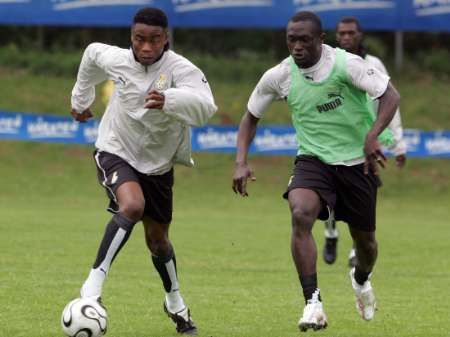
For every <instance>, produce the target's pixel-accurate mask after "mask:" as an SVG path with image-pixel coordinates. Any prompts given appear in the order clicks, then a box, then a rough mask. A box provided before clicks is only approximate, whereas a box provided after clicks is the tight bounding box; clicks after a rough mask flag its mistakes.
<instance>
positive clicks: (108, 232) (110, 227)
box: [93, 213, 135, 274]
mask: <svg viewBox="0 0 450 337" xmlns="http://www.w3.org/2000/svg"><path fill="white" fill-rule="evenodd" d="M134 225H135V222H134V221H131V220H129V219H128V218H126V217H124V216H123V215H121V214H120V213H117V214H115V215H114V216H113V217H112V219H111V220H110V221H109V223H108V224H107V225H106V229H105V234H104V235H103V239H102V242H101V244H100V247H99V249H98V252H97V258H96V260H95V262H94V266H93V268H94V269H95V268H98V267H99V266H100V265H101V264H102V262H103V261H104V260H105V258H106V255H107V253H108V250H109V249H110V248H111V249H114V250H115V252H114V255H113V257H112V259H111V261H108V262H109V263H108V268H109V265H110V264H111V263H112V262H113V261H114V259H115V257H116V256H117V254H118V253H119V251H120V250H121V249H122V247H123V245H124V244H125V243H126V242H127V240H128V238H129V237H130V234H131V231H132V230H133V227H134ZM119 228H121V229H123V230H124V231H125V235H124V236H123V238H122V239H121V241H120V243H119V245H118V246H115V247H112V246H111V244H112V242H113V240H114V238H115V236H116V234H117V232H118V230H119ZM103 272H104V273H105V274H106V273H107V270H103Z"/></svg>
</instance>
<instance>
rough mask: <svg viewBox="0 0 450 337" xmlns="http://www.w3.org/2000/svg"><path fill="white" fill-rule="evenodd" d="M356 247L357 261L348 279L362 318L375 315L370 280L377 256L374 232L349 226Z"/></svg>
mask: <svg viewBox="0 0 450 337" xmlns="http://www.w3.org/2000/svg"><path fill="white" fill-rule="evenodd" d="M350 233H351V235H352V237H353V241H354V244H355V249H356V259H357V263H356V266H355V267H354V268H352V269H351V270H350V279H351V282H352V287H353V290H354V291H355V296H356V309H357V310H358V312H359V314H360V315H361V317H362V318H363V319H364V320H371V319H373V317H374V315H375V310H376V300H375V294H374V291H373V288H372V284H371V282H370V276H371V274H372V270H373V267H374V265H375V262H376V259H377V256H378V244H377V241H376V240H375V232H365V231H360V230H357V229H352V228H350Z"/></svg>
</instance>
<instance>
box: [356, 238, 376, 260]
mask: <svg viewBox="0 0 450 337" xmlns="http://www.w3.org/2000/svg"><path fill="white" fill-rule="evenodd" d="M357 249H358V250H359V251H360V252H362V253H363V254H364V255H366V256H372V255H376V254H377V252H378V243H377V241H376V240H375V239H373V240H365V241H362V242H360V243H359V244H357Z"/></svg>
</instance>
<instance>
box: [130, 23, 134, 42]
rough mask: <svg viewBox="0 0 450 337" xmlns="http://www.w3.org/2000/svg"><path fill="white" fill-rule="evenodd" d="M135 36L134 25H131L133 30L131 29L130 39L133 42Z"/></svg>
mask: <svg viewBox="0 0 450 337" xmlns="http://www.w3.org/2000/svg"><path fill="white" fill-rule="evenodd" d="M133 36H134V25H132V26H131V30H130V40H131V42H133Z"/></svg>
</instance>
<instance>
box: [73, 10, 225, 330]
mask: <svg viewBox="0 0 450 337" xmlns="http://www.w3.org/2000/svg"><path fill="white" fill-rule="evenodd" d="M167 27H168V20H167V17H166V15H165V13H164V12H163V11H161V10H159V9H156V8H144V9H141V10H139V11H138V12H137V13H136V15H135V17H134V20H133V24H132V29H131V44H132V46H131V48H130V49H122V48H119V47H115V46H110V45H106V44H101V43H92V44H90V45H89V46H88V47H87V48H86V50H85V52H84V55H83V58H82V61H81V64H80V67H79V71H78V77H77V82H76V84H75V86H74V88H73V91H72V111H71V114H72V116H73V117H74V118H75V119H76V120H77V121H79V122H85V121H86V120H87V119H89V118H90V117H91V116H92V113H91V111H90V106H91V104H92V102H93V101H94V97H95V85H97V84H99V83H100V82H102V81H104V80H106V79H110V80H112V81H113V82H114V84H115V85H114V92H113V94H112V96H111V99H110V101H109V104H108V106H107V108H106V111H105V114H104V116H103V118H102V120H101V122H100V125H99V133H98V138H97V141H96V143H95V147H96V151H95V153H94V158H95V162H96V165H97V173H98V179H99V182H100V184H101V185H102V186H103V187H104V188H105V189H106V192H107V195H108V197H109V199H110V204H109V208H108V210H109V211H111V212H112V213H114V215H113V216H112V218H111V220H110V222H109V223H108V224H107V225H106V230H105V234H104V236H103V239H102V242H101V244H100V247H99V250H98V253H97V258H96V260H95V263H94V265H93V267H92V269H91V270H90V273H89V276H88V278H87V279H86V281H85V282H84V284H83V286H82V288H81V291H80V292H81V296H82V297H94V298H96V299H100V296H101V294H102V286H103V283H104V281H105V278H106V276H107V274H108V272H109V270H110V267H111V264H112V262H113V260H114V258H115V257H116V255H117V254H118V253H119V251H120V249H121V248H122V247H123V246H124V244H125V243H126V241H127V239H128V238H129V236H130V234H131V231H132V230H133V227H134V225H135V224H136V223H137V222H139V221H142V222H143V225H144V233H145V239H146V242H147V246H148V248H149V250H150V252H151V259H152V261H153V264H154V266H155V268H156V270H157V271H158V273H159V275H160V277H161V280H162V283H163V286H164V290H165V299H164V310H165V312H166V313H167V314H168V316H169V317H170V318H171V319H172V320H173V321H174V322H175V324H176V329H177V331H178V332H179V333H184V334H196V332H197V328H196V326H195V325H194V323H193V321H192V319H191V316H190V311H189V309H188V307H187V306H186V304H185V302H184V300H183V298H182V296H181V294H180V287H179V283H178V278H177V267H176V259H175V253H174V250H173V247H172V244H171V242H170V241H169V237H168V231H169V225H170V223H171V220H172V186H173V182H174V181H173V166H174V164H176V163H181V164H184V165H187V166H192V165H193V161H192V159H191V153H190V148H191V147H190V126H198V125H203V124H205V123H206V121H207V120H208V119H209V118H210V117H211V116H212V115H213V114H214V113H215V111H216V110H217V107H216V105H215V103H214V98H213V96H212V93H211V89H210V87H209V84H208V82H207V80H206V78H205V76H204V75H203V73H202V71H201V70H200V69H199V68H197V67H196V66H195V65H193V64H192V63H191V62H190V61H188V60H187V59H186V58H184V57H182V56H180V55H178V54H176V53H174V52H173V51H171V50H169V43H168V31H167Z"/></svg>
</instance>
